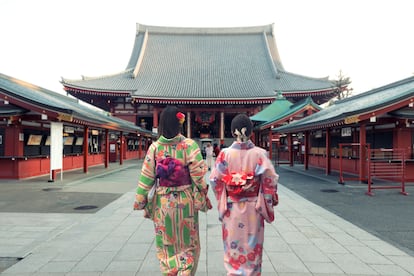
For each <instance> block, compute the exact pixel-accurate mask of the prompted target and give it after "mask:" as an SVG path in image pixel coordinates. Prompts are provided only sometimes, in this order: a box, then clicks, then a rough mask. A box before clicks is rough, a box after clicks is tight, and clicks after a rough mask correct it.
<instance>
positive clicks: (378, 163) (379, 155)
mask: <svg viewBox="0 0 414 276" xmlns="http://www.w3.org/2000/svg"><path fill="white" fill-rule="evenodd" d="M405 154H406V153H405V150H404V149H371V150H369V155H368V156H369V158H368V168H369V173H368V191H367V192H366V194H367V195H370V196H372V195H373V193H372V190H375V189H377V190H379V189H400V190H401V191H400V193H401V194H403V195H407V194H408V193H407V192H406V191H405V156H406V155H405ZM374 179H375V180H376V181H378V184H377V185H373V181H374ZM385 182H392V183H395V182H397V183H401V184H399V185H386V184H385Z"/></svg>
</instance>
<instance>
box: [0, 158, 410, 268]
mask: <svg viewBox="0 0 414 276" xmlns="http://www.w3.org/2000/svg"><path fill="white" fill-rule="evenodd" d="M139 167H140V162H139V161H132V162H128V163H124V165H123V168H122V171H119V170H118V169H116V166H114V168H113V169H109V170H108V169H106V170H97V171H96V172H94V175H92V174H91V173H89V174H88V177H83V178H82V177H75V176H74V175H75V173H74V174H73V176H71V174H70V173H66V174H65V175H64V178H66V180H65V181H64V183H62V184H61V185H62V186H63V191H65V190H70V191H71V192H73V191H76V190H79V191H80V192H94V191H97V190H100V189H101V188H102V189H113V187H114V185H120V184H119V181H120V179H122V181H125V179H127V182H128V183H129V185H130V186H129V188H128V187H126V186H125V183H123V189H126V192H124V193H123V194H122V195H121V196H120V197H119V198H118V199H116V200H115V201H113V202H111V203H109V204H108V205H106V206H105V207H103V208H102V209H100V210H99V211H97V212H96V213H88V214H79V213H76V214H67V213H66V214H61V213H46V214H45V213H0V257H12V258H19V259H20V260H19V261H18V262H17V263H16V264H14V265H12V266H10V267H9V268H7V269H6V270H4V271H3V272H2V274H1V275H39V276H40V275H51V276H52V275H73V276H75V275H79V276H80V275H85V276H86V275H88V276H89V275H91V276H92V275H146V274H153V275H160V272H159V269H158V263H157V260H156V257H155V248H154V235H153V226H152V223H151V221H149V220H147V219H144V218H143V216H142V212H140V211H133V210H132V202H133V198H134V187H135V185H136V181H137V178H138V173H137V172H138V171H139ZM102 174H104V177H102ZM94 176H101V177H94ZM71 177H73V181H71ZM298 177H304V176H303V174H298ZM103 179H105V183H112V185H107V184H105V185H107V186H108V187H107V188H104V187H102V186H103V185H104V184H102V183H103ZM33 181H34V180H33ZM280 182H281V183H280V186H279V197H280V205H279V206H278V207H277V208H276V220H275V222H274V223H272V224H266V229H265V244H264V254H263V274H262V275H281V276H282V275H283V276H299V275H300V276H305V275H325V276H327V275H329V276H334V275H395V276H401V275H414V257H413V256H410V255H408V254H407V253H405V252H403V251H401V250H400V249H398V248H396V247H394V246H392V245H390V244H389V243H387V242H385V241H382V240H380V239H379V238H377V237H375V236H373V235H372V234H369V233H368V232H366V231H364V230H362V229H360V228H358V227H356V226H355V225H353V224H352V223H349V222H347V221H345V220H344V219H341V218H340V217H338V216H336V215H335V214H333V213H331V212H329V211H327V210H325V209H323V208H321V207H319V206H317V205H315V204H313V203H311V202H310V201H308V200H306V199H304V198H303V197H301V196H299V195H297V194H296V193H294V192H292V191H291V190H289V189H287V188H286V187H284V186H283V179H280ZM0 183H1V182H0ZM109 186H110V187H111V188H109ZM210 197H211V199H212V203H213V205H215V203H216V202H215V200H214V197H213V195H212V194H210ZM200 236H201V242H202V249H201V252H202V253H201V258H200V262H199V266H198V267H199V268H198V271H197V274H196V275H225V272H224V268H223V262H222V258H223V247H222V242H221V225H220V223H219V221H218V219H217V212H216V210H215V209H213V210H211V211H209V212H208V213H207V214H205V213H201V214H200Z"/></svg>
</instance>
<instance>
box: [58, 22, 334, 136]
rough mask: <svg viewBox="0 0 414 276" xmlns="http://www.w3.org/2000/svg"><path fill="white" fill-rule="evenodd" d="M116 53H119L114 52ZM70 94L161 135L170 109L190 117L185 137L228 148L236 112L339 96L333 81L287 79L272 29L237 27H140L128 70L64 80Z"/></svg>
mask: <svg viewBox="0 0 414 276" xmlns="http://www.w3.org/2000/svg"><path fill="white" fill-rule="evenodd" d="M112 54H116V53H112ZM61 83H62V84H63V86H64V89H65V90H66V91H67V93H69V94H70V95H73V96H74V97H76V98H79V99H81V100H83V101H86V102H88V103H91V104H93V105H95V106H98V107H100V108H102V109H104V110H106V111H108V112H111V113H112V114H113V115H114V116H117V117H119V118H122V119H125V120H128V121H131V122H133V123H135V124H136V125H140V126H144V125H145V126H146V128H147V129H149V130H154V131H156V130H157V128H158V116H159V113H160V112H161V110H162V109H163V108H164V107H165V106H166V105H168V104H173V105H177V106H178V107H179V108H180V109H181V111H182V112H184V113H186V117H187V118H186V122H185V129H184V134H185V135H186V136H188V137H191V138H213V139H217V140H220V143H221V144H223V143H224V140H225V138H229V137H231V134H230V132H229V129H230V122H231V119H232V118H233V117H234V116H235V115H236V114H237V113H241V112H244V113H247V114H248V115H254V114H256V113H257V112H259V111H261V110H262V109H263V108H265V107H266V106H267V105H269V104H271V103H272V102H273V101H274V100H275V98H276V96H277V93H281V95H283V96H284V97H285V98H286V99H288V100H290V101H291V102H298V101H301V100H303V99H305V98H307V97H311V98H312V100H313V101H314V102H315V103H317V104H322V103H325V102H327V101H328V100H329V99H331V98H333V97H334V96H335V95H336V93H337V87H335V84H334V82H333V81H330V80H328V78H311V77H306V76H302V75H299V74H294V73H290V72H287V71H286V70H285V69H284V67H283V65H282V61H281V58H280V56H279V53H278V49H277V46H276V40H275V35H274V30H273V25H265V26H253V27H236V28H178V27H159V26H147V25H141V24H137V29H136V36H135V44H134V47H133V50H132V54H131V57H130V59H129V62H128V64H127V66H126V68H125V70H124V71H122V72H118V73H114V74H112V75H106V76H97V77H82V78H81V79H77V80H70V79H66V78H63V79H62V81H61Z"/></svg>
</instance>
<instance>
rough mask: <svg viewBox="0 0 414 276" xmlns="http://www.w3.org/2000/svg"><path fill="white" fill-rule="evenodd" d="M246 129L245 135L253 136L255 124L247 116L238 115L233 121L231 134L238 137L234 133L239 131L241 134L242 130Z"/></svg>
mask: <svg viewBox="0 0 414 276" xmlns="http://www.w3.org/2000/svg"><path fill="white" fill-rule="evenodd" d="M244 127H245V128H246V132H245V135H246V136H247V137H249V136H250V135H251V134H252V129H253V123H252V121H251V120H250V118H249V117H248V116H247V115H246V114H238V115H236V117H234V118H233V120H232V121H231V134H232V135H233V137H236V135H235V134H234V131H235V130H236V129H238V130H239V131H240V132H241V130H242V128H244Z"/></svg>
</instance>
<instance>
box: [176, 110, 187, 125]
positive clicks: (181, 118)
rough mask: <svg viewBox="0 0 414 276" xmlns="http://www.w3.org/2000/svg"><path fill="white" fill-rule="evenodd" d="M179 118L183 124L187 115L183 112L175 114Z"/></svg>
mask: <svg viewBox="0 0 414 276" xmlns="http://www.w3.org/2000/svg"><path fill="white" fill-rule="evenodd" d="M175 116H176V117H177V119H178V122H180V124H183V123H184V121H185V115H184V113H182V112H177V114H176V115H175Z"/></svg>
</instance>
